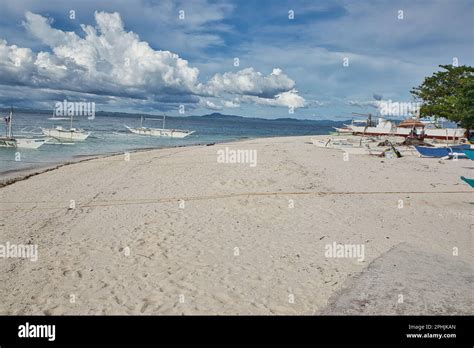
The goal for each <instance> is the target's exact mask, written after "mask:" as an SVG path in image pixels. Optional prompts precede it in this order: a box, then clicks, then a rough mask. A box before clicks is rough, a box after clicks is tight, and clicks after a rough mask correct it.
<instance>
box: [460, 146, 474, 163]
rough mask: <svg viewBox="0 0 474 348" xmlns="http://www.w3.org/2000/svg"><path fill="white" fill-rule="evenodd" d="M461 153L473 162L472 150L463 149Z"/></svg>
mask: <svg viewBox="0 0 474 348" xmlns="http://www.w3.org/2000/svg"><path fill="white" fill-rule="evenodd" d="M462 152H464V154H465V155H466V157H467V158H469V159H471V160H473V161H474V150H471V149H463V150H462Z"/></svg>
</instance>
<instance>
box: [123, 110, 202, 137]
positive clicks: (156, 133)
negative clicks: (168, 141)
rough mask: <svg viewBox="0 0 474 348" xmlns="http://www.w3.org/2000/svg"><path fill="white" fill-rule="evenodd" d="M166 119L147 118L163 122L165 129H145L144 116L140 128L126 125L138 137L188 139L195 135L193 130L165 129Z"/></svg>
mask: <svg viewBox="0 0 474 348" xmlns="http://www.w3.org/2000/svg"><path fill="white" fill-rule="evenodd" d="M165 118H166V115H164V116H163V118H162V119H159V118H158V119H157V118H146V119H150V120H155V121H157V120H160V121H161V120H163V127H162V128H150V127H144V126H143V120H144V118H143V116H142V117H141V120H140V127H136V128H133V127H129V126H127V125H124V126H125V128H127V129H128V130H129V131H130V132H132V133H134V134H138V135H148V136H152V137H166V138H184V137H187V136H188V135H191V134H193V133H194V131H191V130H184V129H167V128H165Z"/></svg>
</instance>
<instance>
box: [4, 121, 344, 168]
mask: <svg viewBox="0 0 474 348" xmlns="http://www.w3.org/2000/svg"><path fill="white" fill-rule="evenodd" d="M5 115H6V113H5V112H3V113H2V127H1V132H2V133H3V134H4V132H5V123H4V121H3V117H4V116H5ZM140 116H141V115H138V114H137V115H133V114H120V115H117V114H107V113H101V114H100V115H96V116H95V118H94V119H93V120H89V119H87V117H78V118H75V119H74V123H73V127H78V128H83V129H85V130H88V131H92V134H91V135H90V136H89V137H88V138H87V139H86V140H85V141H83V142H76V143H75V144H74V145H50V144H44V145H43V146H41V147H40V148H39V149H36V150H29V149H15V148H0V173H1V172H6V171H11V170H20V169H26V168H32V167H39V166H45V165H46V166H47V165H53V164H55V163H61V162H65V161H68V160H71V159H73V158H76V157H78V156H87V155H97V154H109V153H118V152H125V151H131V150H137V149H144V148H165V147H175V146H186V145H193V144H209V143H218V142H225V141H232V140H238V139H245V138H261V137H276V136H293V135H295V136H297V135H317V134H327V133H328V132H330V131H332V130H333V129H332V127H339V126H341V125H342V123H344V122H347V121H328V120H317V121H312V120H296V119H290V118H284V119H283V118H281V119H274V120H267V119H258V118H247V117H239V116H226V115H221V114H210V115H205V116H189V117H166V128H179V129H190V130H194V131H195V133H194V134H191V135H189V136H188V137H186V138H184V139H166V138H157V137H147V136H140V135H135V134H132V133H130V132H129V131H128V130H127V129H126V128H125V127H124V124H126V125H128V126H132V127H134V126H139V125H140ZM49 117H51V114H46V113H40V112H38V113H22V112H15V113H14V118H13V134H14V135H28V134H31V133H40V127H49V128H51V127H53V126H57V125H62V126H63V127H69V121H67V120H66V121H57V120H54V121H53V120H48V118H49ZM147 117H159V116H147ZM145 125H147V126H149V127H157V128H160V127H161V125H162V123H161V122H159V121H158V122H154V121H146V124H145ZM17 152H19V153H20V161H17V160H16V159H18V156H15V154H16V153H17Z"/></svg>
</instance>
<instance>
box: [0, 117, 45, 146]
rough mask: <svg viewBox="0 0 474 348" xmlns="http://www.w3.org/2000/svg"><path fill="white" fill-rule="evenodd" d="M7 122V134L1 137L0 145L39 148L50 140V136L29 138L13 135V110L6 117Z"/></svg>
mask: <svg viewBox="0 0 474 348" xmlns="http://www.w3.org/2000/svg"><path fill="white" fill-rule="evenodd" d="M5 123H6V134H5V136H4V137H0V147H15V148H23V149H37V148H39V147H40V146H41V145H43V144H44V143H46V142H47V141H48V140H49V138H47V137H34V138H29V137H25V136H13V132H12V123H13V110H10V114H9V115H8V116H7V117H5Z"/></svg>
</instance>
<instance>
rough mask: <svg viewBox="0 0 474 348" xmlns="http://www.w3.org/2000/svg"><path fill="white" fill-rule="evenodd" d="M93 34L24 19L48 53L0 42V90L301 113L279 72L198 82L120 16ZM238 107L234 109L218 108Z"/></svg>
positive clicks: (99, 17) (105, 19)
mask: <svg viewBox="0 0 474 348" xmlns="http://www.w3.org/2000/svg"><path fill="white" fill-rule="evenodd" d="M95 21H96V23H97V25H96V26H95V27H93V26H90V25H81V28H82V31H83V35H82V36H79V35H78V34H76V33H75V32H66V31H63V30H59V29H55V28H53V27H52V23H51V21H50V20H48V18H46V17H43V16H41V15H38V14H35V13H32V12H26V14H25V21H24V22H23V26H24V27H25V28H26V30H27V31H28V32H29V33H30V34H31V35H33V36H35V37H36V38H37V39H38V40H39V41H41V43H43V44H44V45H46V46H48V47H49V48H50V50H51V51H50V52H38V53H37V54H36V53H34V52H32V50H30V49H29V48H20V47H17V46H15V45H10V46H9V45H8V43H7V42H6V41H5V40H0V59H1V61H2V64H1V65H0V73H1V76H2V77H1V79H0V84H3V85H11V86H15V85H16V86H28V87H35V88H42V89H55V90H61V91H70V92H78V93H85V94H92V95H102V96H110V97H120V98H131V99H142V100H149V101H151V102H162V103H188V104H195V105H199V106H204V107H206V108H209V109H214V110H218V109H222V106H221V105H217V104H216V103H214V102H213V101H210V100H208V99H205V98H206V97H225V96H231V97H232V96H233V97H237V98H241V100H242V101H244V102H253V103H257V104H262V105H270V106H287V107H288V106H293V107H295V108H297V107H303V106H304V105H305V100H304V98H302V97H301V96H299V95H298V93H297V91H296V90H295V89H294V87H295V82H294V81H293V80H292V79H291V78H289V77H288V76H287V75H286V74H284V73H283V71H282V70H281V69H273V71H272V72H271V73H270V74H268V75H264V74H262V73H261V72H258V71H255V70H254V69H253V68H247V69H243V70H240V71H237V72H226V73H223V74H216V75H214V76H213V77H212V78H211V79H210V80H209V81H207V82H204V83H201V82H199V69H198V68H196V67H192V66H190V64H189V62H188V61H187V60H185V59H183V58H181V57H179V56H178V55H177V54H175V53H172V52H170V51H161V50H154V49H153V48H151V47H150V45H149V44H148V43H147V42H145V41H141V40H140V38H139V36H138V35H137V34H136V33H134V32H132V31H126V30H125V28H124V23H123V21H122V19H121V16H120V14H119V13H117V12H114V13H106V12H97V11H96V12H95ZM222 104H223V106H225V107H236V106H237V105H238V102H235V100H234V102H223V103H222Z"/></svg>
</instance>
